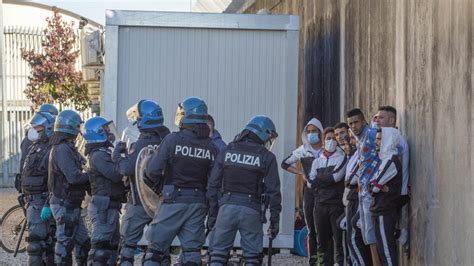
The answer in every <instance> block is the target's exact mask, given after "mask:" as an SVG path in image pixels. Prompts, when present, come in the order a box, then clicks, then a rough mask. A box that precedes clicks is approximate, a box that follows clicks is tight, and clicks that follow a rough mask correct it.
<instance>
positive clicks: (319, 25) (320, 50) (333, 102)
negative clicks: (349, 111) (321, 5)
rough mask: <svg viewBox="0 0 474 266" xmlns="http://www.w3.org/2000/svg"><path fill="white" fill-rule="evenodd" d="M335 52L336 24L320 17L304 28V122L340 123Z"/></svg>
mask: <svg viewBox="0 0 474 266" xmlns="http://www.w3.org/2000/svg"><path fill="white" fill-rule="evenodd" d="M333 19H338V18H333ZM323 25H324V26H323ZM339 49H340V29H339V27H338V25H336V23H331V21H327V20H325V18H324V17H321V18H319V20H317V21H313V22H311V23H309V24H308V25H307V27H306V42H305V46H304V59H305V60H304V70H305V71H304V119H303V120H304V121H309V120H310V119H311V118H313V117H317V118H318V119H320V120H321V122H322V123H323V126H324V127H327V126H332V125H335V124H336V123H337V122H340V121H339V120H340V111H339V105H340V97H339V84H340V75H339V70H340V64H339Z"/></svg>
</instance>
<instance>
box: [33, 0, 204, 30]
mask: <svg viewBox="0 0 474 266" xmlns="http://www.w3.org/2000/svg"><path fill="white" fill-rule="evenodd" d="M195 1H196V0H138V1H133V0H128V1H126V0H100V1H93V0H63V1H59V0H35V1H33V2H38V3H42V4H46V5H50V6H57V7H59V8H63V9H66V10H69V11H72V12H74V13H77V14H79V15H81V16H83V17H85V18H88V19H92V20H94V21H96V22H98V23H100V24H102V25H105V10H106V9H118V10H149V11H182V12H190V11H191V7H192V5H193V4H194V3H195Z"/></svg>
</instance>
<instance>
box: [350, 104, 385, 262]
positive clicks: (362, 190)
mask: <svg viewBox="0 0 474 266" xmlns="http://www.w3.org/2000/svg"><path fill="white" fill-rule="evenodd" d="M347 123H348V124H349V127H350V128H351V130H352V132H353V133H354V135H355V137H356V138H357V152H358V154H359V159H358V162H357V164H358V167H357V169H355V170H354V172H353V173H354V175H355V178H357V180H358V192H359V213H360V221H361V229H362V236H363V238H364V242H365V244H366V245H370V250H371V253H372V262H373V265H380V260H379V256H378V252H377V248H376V245H375V243H376V239H375V232H374V228H373V224H372V215H371V213H370V210H369V208H370V206H371V205H372V201H373V198H372V196H371V195H370V193H369V191H368V190H367V188H368V183H369V181H370V180H371V179H372V177H373V175H374V174H375V173H376V171H377V168H378V167H379V164H380V159H379V158H378V155H377V151H376V149H375V136H376V134H377V129H375V128H369V126H368V125H367V121H366V119H365V116H364V113H362V111H361V110H360V109H358V108H355V109H352V110H350V111H349V112H348V113H347Z"/></svg>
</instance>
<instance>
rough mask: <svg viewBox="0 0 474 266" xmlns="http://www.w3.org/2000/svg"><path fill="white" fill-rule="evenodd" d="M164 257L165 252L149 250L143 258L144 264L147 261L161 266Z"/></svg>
mask: <svg viewBox="0 0 474 266" xmlns="http://www.w3.org/2000/svg"><path fill="white" fill-rule="evenodd" d="M164 257H165V254H164V253H163V252H161V251H158V250H155V249H151V248H149V249H148V250H147V251H146V254H145V256H143V264H145V262H147V261H152V262H159V263H160V264H161V263H162V262H163V259H164Z"/></svg>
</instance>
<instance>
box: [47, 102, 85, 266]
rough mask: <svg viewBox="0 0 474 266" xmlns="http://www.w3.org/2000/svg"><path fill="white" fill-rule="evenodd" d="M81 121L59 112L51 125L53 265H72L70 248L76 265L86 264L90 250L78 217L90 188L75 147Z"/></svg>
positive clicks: (76, 117)
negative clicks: (53, 228) (52, 128)
mask: <svg viewBox="0 0 474 266" xmlns="http://www.w3.org/2000/svg"><path fill="white" fill-rule="evenodd" d="M81 124H82V119H81V117H80V116H79V114H78V113H76V112H74V111H72V110H64V111H62V112H61V113H60V114H59V115H58V117H57V118H56V122H55V123H54V135H53V136H52V138H51V140H50V143H51V145H52V147H51V152H50V155H49V166H48V175H49V177H48V188H49V191H50V193H51V194H52V196H51V198H50V200H49V203H50V205H51V210H52V213H53V217H54V219H55V220H56V224H57V229H56V240H57V242H56V247H55V258H54V262H55V263H56V265H71V264H72V254H71V252H72V249H73V248H74V251H75V259H76V264H77V265H86V262H87V253H88V252H89V249H90V239H89V236H88V231H87V228H86V225H85V222H84V218H83V217H82V216H81V203H82V201H83V200H84V197H85V194H86V189H87V187H88V185H89V175H88V174H87V173H85V172H83V171H82V155H81V154H79V152H78V151H77V149H76V147H75V140H76V138H77V135H78V134H79V132H80V126H81Z"/></svg>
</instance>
